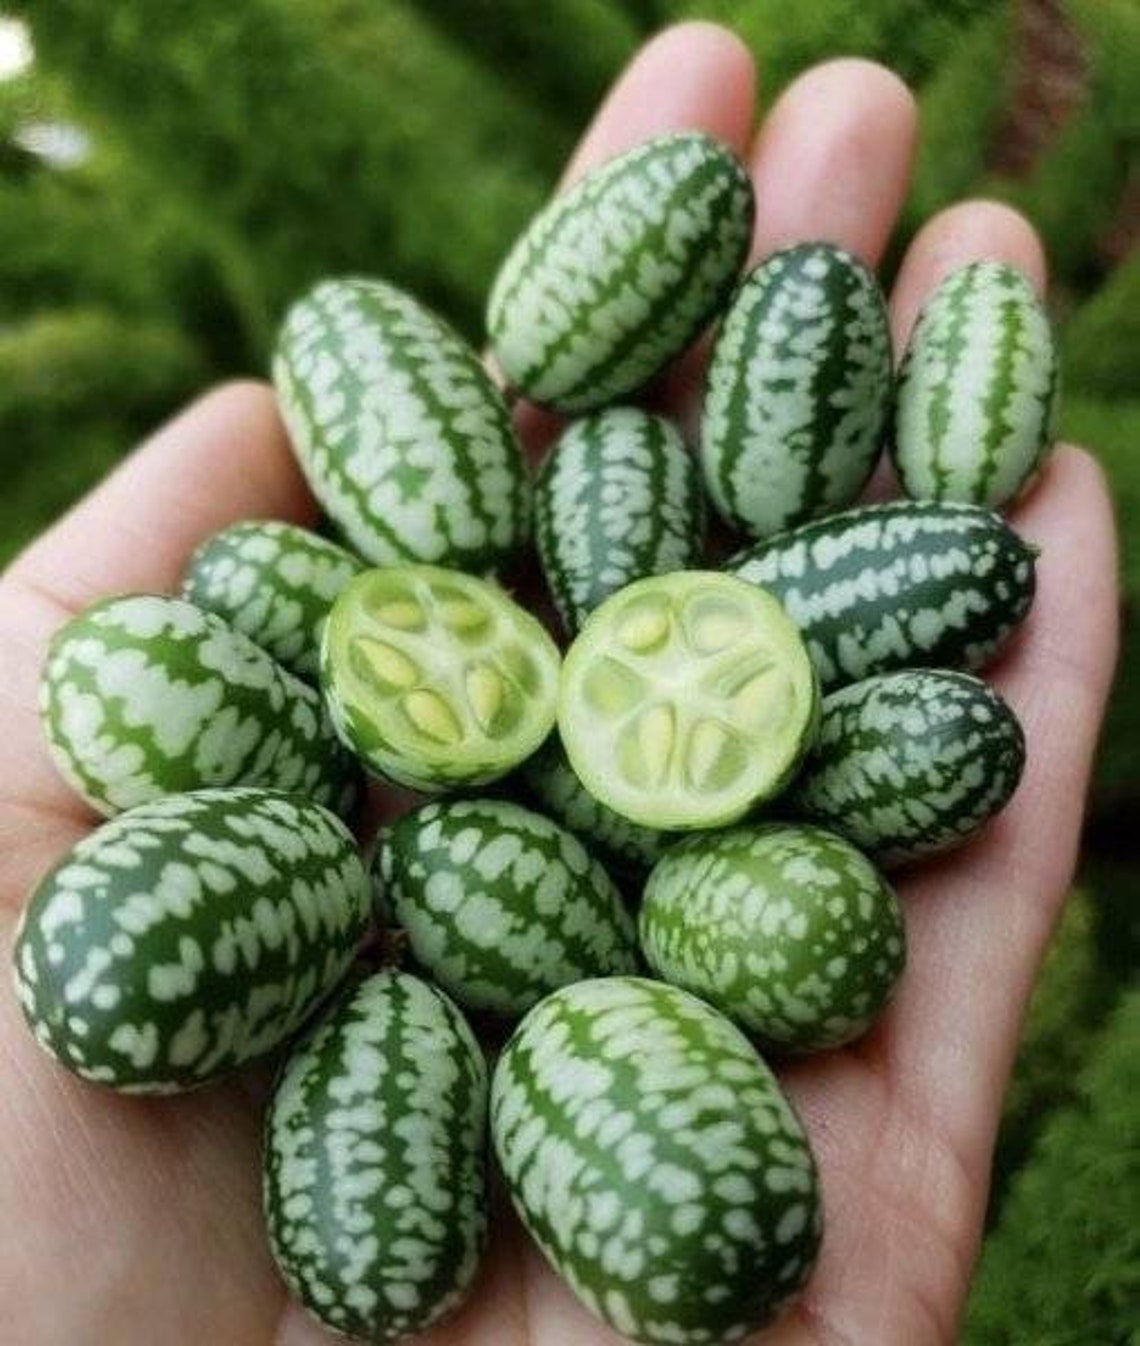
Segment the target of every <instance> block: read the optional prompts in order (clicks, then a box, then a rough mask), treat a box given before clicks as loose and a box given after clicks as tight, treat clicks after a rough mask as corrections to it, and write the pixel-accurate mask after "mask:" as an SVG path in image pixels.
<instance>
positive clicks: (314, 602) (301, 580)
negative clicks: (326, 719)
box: [182, 519, 365, 682]
mask: <svg viewBox="0 0 1140 1346" xmlns="http://www.w3.org/2000/svg"><path fill="white" fill-rule="evenodd" d="M364 568H365V566H364V562H363V561H361V560H360V559H359V558H358V557H356V556H353V555H352V554H351V553H350V552H347V551H345V550H344V548H343V547H338V546H337V545H336V543H335V542H329V541H328V540H327V539H326V538H323V537H319V536H318V535H317V534H316V533H311V532H309V530H308V529H307V528H299V527H298V526H297V525H296V524H293V523H280V522H278V521H277V520H274V519H256V520H249V521H247V522H245V523H235V524H231V525H230V527H229V528H223V529H222V530H221V532H219V533H215V534H214V535H213V537H210V538H207V539H206V541H205V542H203V543H202V545H201V546H200V547H199V548H198V550H197V551H196V552H195V553H194V555H193V556H192V557H191V558H190V563H189V565H188V566H187V569H186V574H185V576H184V577H183V580H182V596H183V598H186V599H189V601H190V602H191V603H196V604H197V605H198V607H200V608H206V609H207V610H208V611H209V612H213V613H216V614H217V615H218V616H219V617H221V618H222V619H223V620H224V621H227V622H229V624H230V625H231V626H232V627H234V629H235V630H237V631H243V632H244V633H245V634H246V635H247V636H249V638H250V639H251V640H252V641H254V642H255V643H256V644H258V645H260V646H261V648H262V649H263V650H265V651H266V652H267V653H269V654H271V655H272V656H273V657H274V659H276V660H277V662H278V663H279V664H281V665H283V666H284V667H285V668H287V669H288V670H289V671H290V672H291V673H295V674H296V675H297V677H299V678H304V679H305V681H306V682H315V681H316V678H317V669H318V667H319V665H320V652H321V631H322V629H323V627H324V624H325V618H326V617H327V616H328V613H329V608H331V607H332V603H333V599H334V598H336V596H337V594H339V593H340V591H341V590H342V589H343V588H344V586H345V585H346V584H347V583H348V581H349V580H350V579H352V577H353V575H358V574H359V573H360V572H361V571H362V570H363V569H364Z"/></svg>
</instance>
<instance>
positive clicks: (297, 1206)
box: [263, 971, 487, 1342]
mask: <svg viewBox="0 0 1140 1346" xmlns="http://www.w3.org/2000/svg"><path fill="white" fill-rule="evenodd" d="M486 1130H487V1068H486V1065H485V1064H484V1061H483V1053H482V1052H481V1051H480V1049H479V1045H478V1043H477V1042H476V1041H475V1039H474V1037H473V1036H472V1034H471V1030H470V1028H469V1027H468V1026H467V1024H466V1022H465V1021H464V1019H463V1016H462V1015H461V1014H460V1012H459V1011H458V1010H457V1009H456V1007H455V1006H454V1005H453V1004H452V1003H451V1001H450V1000H448V998H447V997H446V996H445V995H444V994H443V993H442V992H441V991H438V990H436V989H435V988H434V987H432V986H429V985H428V984H427V983H426V982H424V981H421V980H420V979H419V978H418V977H413V976H409V975H408V974H407V973H405V972H396V971H382V972H377V973H375V974H374V975H373V976H370V977H367V978H365V979H364V980H362V981H360V982H359V983H358V984H357V985H356V986H354V987H352V988H350V989H349V990H348V991H347V992H346V993H345V994H344V995H343V996H341V997H340V998H339V999H338V1001H337V1003H336V1004H335V1005H334V1006H333V1007H332V1008H331V1009H330V1010H329V1012H328V1013H327V1014H326V1015H325V1017H324V1018H323V1019H322V1020H321V1022H320V1023H319V1024H318V1025H317V1027H316V1028H315V1029H314V1030H313V1031H312V1032H311V1033H310V1034H309V1036H308V1037H307V1038H306V1039H305V1040H304V1041H303V1042H302V1043H301V1044H300V1045H299V1046H298V1047H297V1048H296V1049H295V1050H294V1051H293V1053H292V1054H291V1055H290V1057H289V1059H288V1060H287V1061H286V1063H285V1067H284V1070H283V1071H282V1073H281V1077H280V1079H279V1080H278V1083H277V1088H276V1091H275V1093H274V1095H273V1100H272V1102H271V1104H270V1108H269V1114H268V1118H267V1121H266V1128H265V1152H264V1166H263V1205H264V1209H265V1218H266V1224H267V1227H268V1231H269V1239H270V1246H271V1248H272V1251H273V1256H274V1258H275V1260H276V1262H277V1266H278V1268H279V1269H280V1271H281V1273H282V1275H283V1276H284V1278H285V1280H286V1282H287V1283H288V1285H289V1288H290V1290H291V1291H292V1293H293V1294H294V1295H295V1296H296V1297H297V1298H298V1299H300V1300H301V1301H302V1303H303V1304H304V1305H305V1306H306V1308H308V1310H309V1311H310V1312H311V1313H312V1314H313V1315H314V1316H315V1317H317V1318H318V1319H319V1320H320V1321H321V1322H322V1323H323V1324H324V1325H325V1326H326V1327H329V1328H331V1329H332V1330H333V1331H336V1332H343V1333H348V1334H350V1335H352V1336H354V1337H364V1338H366V1339H367V1340H368V1341H372V1342H390V1341H397V1340H399V1339H401V1338H403V1337H405V1336H406V1335H408V1334H411V1333H416V1332H423V1331H425V1330H426V1329H427V1328H428V1327H429V1326H430V1325H431V1324H433V1323H436V1322H438V1321H439V1320H440V1319H441V1318H443V1317H445V1316H446V1315H447V1314H448V1313H450V1312H451V1310H452V1309H454V1308H455V1307H456V1306H457V1305H458V1304H459V1303H460V1302H461V1301H462V1300H463V1299H464V1297H465V1296H466V1294H467V1292H468V1290H469V1289H470V1288H471V1285H472V1282H473V1281H474V1279H475V1275H476V1272H477V1271H478V1268H479V1263H480V1260H481V1258H482V1255H483V1250H484V1248H485V1246H486V1236H487V1192H486V1171H485V1158H484V1153H485V1140H486Z"/></svg>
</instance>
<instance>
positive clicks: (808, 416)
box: [701, 243, 893, 537]
mask: <svg viewBox="0 0 1140 1346" xmlns="http://www.w3.org/2000/svg"><path fill="white" fill-rule="evenodd" d="M892 381H893V373H892V368H891V338H890V330H889V328H888V326H887V312H886V306H885V305H884V303H883V296H882V292H881V291H880V289H879V286H878V282H877V281H876V280H875V277H874V275H873V273H872V272H871V271H869V270H868V268H867V267H866V266H864V264H863V263H862V262H861V261H859V259H858V258H857V257H855V256H853V255H852V254H851V253H849V252H845V251H844V250H843V249H842V248H836V247H833V246H832V245H831V244H828V243H804V244H801V245H800V246H798V247H795V248H787V249H785V250H784V251H782V252H777V253H774V254H773V255H772V256H771V257H769V258H767V259H766V260H765V261H763V262H761V263H760V265H759V266H758V267H756V269H755V270H754V271H752V272H751V274H750V275H749V276H748V278H747V279H746V280H745V281H744V284H743V285H742V286H741V287H740V289H739V290H738V291H737V293H736V296H735V297H734V299H733V301H732V306H731V307H730V308H729V310H728V312H727V313H726V314H725V317H724V320H723V321H722V323H721V326H720V331H719V333H718V334H717V338H716V344H715V345H714V347H713V353H712V358H711V360H710V362H709V370H708V381H707V385H706V392H705V404H704V411H703V415H702V420H701V463H702V465H703V467H704V475H705V483H706V485H707V486H708V489H709V494H710V495H711V496H712V499H713V502H714V503H715V505H716V507H717V509H718V510H719V512H720V513H721V515H722V516H723V517H724V518H725V519H726V520H727V521H728V522H729V523H731V524H733V525H734V526H735V527H737V528H740V529H742V530H743V531H744V532H745V533H748V534H749V535H750V536H752V537H768V536H770V535H771V534H773V533H779V532H781V531H782V530H783V529H785V528H791V527H792V526H793V525H795V524H798V523H801V522H802V521H803V520H804V519H810V518H813V517H815V516H816V515H819V514H826V513H830V512H831V511H833V510H835V509H838V508H841V507H842V506H844V505H849V504H851V503H852V501H854V500H855V499H856V497H857V496H858V495H859V493H860V491H862V489H863V487H864V486H865V485H866V483H867V480H868V478H869V477H870V475H871V473H872V471H873V470H874V467H875V463H876V461H877V460H878V457H879V450H880V447H881V443H882V436H883V431H884V429H885V426H886V422H887V416H888V413H889V410H890V403H891V391H892Z"/></svg>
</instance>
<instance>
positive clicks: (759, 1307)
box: [491, 977, 821, 1346]
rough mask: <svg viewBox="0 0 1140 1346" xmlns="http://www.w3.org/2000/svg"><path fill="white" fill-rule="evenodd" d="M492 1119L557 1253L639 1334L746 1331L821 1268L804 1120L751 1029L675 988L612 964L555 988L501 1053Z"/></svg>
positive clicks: (499, 1150)
mask: <svg viewBox="0 0 1140 1346" xmlns="http://www.w3.org/2000/svg"><path fill="white" fill-rule="evenodd" d="M491 1133H492V1137H493V1140H494V1144H495V1151H496V1154H497V1155H498V1159H499V1163H500V1164H501V1166H502V1170H503V1174H504V1176H505V1177H506V1180H507V1184H508V1186H509V1188H510V1193H511V1197H512V1199H513V1201H514V1204H515V1207H516V1209H517V1210H518V1212H519V1214H520V1215H521V1217H522V1220H523V1223H524V1224H525V1225H526V1227H527V1228H528V1229H529V1231H530V1233H531V1234H532V1235H533V1237H534V1239H535V1241H536V1242H537V1243H538V1245H539V1247H540V1248H541V1249H542V1251H543V1252H544V1253H545V1255H546V1257H547V1258H548V1259H549V1261H550V1263H551V1264H552V1266H553V1267H554V1268H555V1270H556V1271H557V1272H558V1273H559V1274H560V1275H561V1276H563V1277H564V1278H565V1279H566V1280H567V1281H568V1282H569V1284H570V1286H571V1288H572V1289H573V1290H574V1292H575V1294H577V1296H578V1298H579V1299H580V1300H581V1301H582V1302H583V1304H585V1305H586V1307H587V1308H588V1309H590V1310H591V1312H593V1313H595V1314H597V1315H598V1317H600V1318H602V1319H603V1320H604V1321H605V1322H606V1323H608V1324H609V1325H610V1326H611V1327H612V1328H613V1329H614V1330H615V1331H617V1332H621V1333H623V1334H624V1335H625V1336H626V1337H629V1338H631V1339H632V1340H634V1341H637V1342H642V1343H645V1344H646V1346H703V1344H704V1343H708V1346H713V1344H714V1343H716V1344H717V1346H719V1343H722V1342H732V1341H738V1340H740V1338H742V1337H744V1336H745V1335H747V1334H748V1333H749V1332H751V1331H753V1330H754V1329H756V1328H758V1327H761V1326H763V1324H764V1323H766V1322H767V1321H768V1320H769V1319H770V1318H771V1317H773V1316H774V1315H775V1314H776V1313H777V1312H778V1311H779V1309H780V1308H781V1307H782V1306H783V1305H784V1304H785V1303H786V1302H787V1301H788V1300H789V1299H791V1298H792V1297H794V1295H795V1294H796V1292H797V1291H798V1290H799V1288H800V1287H801V1286H802V1285H803V1283H804V1281H805V1280H806V1278H807V1275H808V1273H809V1271H810V1270H811V1267H812V1264H813V1262H814V1260H815V1256H816V1252H817V1249H818V1246H819V1239H820V1230H821V1212H820V1205H819V1194H818V1188H817V1181H816V1173H815V1165H814V1163H813V1160H812V1155H811V1151H810V1149H809V1148H808V1143H807V1140H806V1138H805V1136H804V1133H803V1130H802V1129H801V1127H800V1124H799V1121H798V1119H797V1118H796V1116H795V1114H794V1112H793V1111H792V1109H791V1107H790V1106H789V1104H788V1102H787V1101H786V1099H785V1098H784V1096H783V1094H782V1093H781V1092H780V1089H779V1086H778V1085H777V1083H776V1080H775V1078H774V1077H773V1075H772V1073H771V1071H770V1070H769V1069H768V1067H767V1066H766V1065H765V1064H764V1062H763V1061H762V1060H761V1059H760V1057H759V1056H758V1055H757V1053H756V1051H755V1049H754V1048H753V1047H752V1045H751V1044H750V1043H749V1042H748V1040H747V1039H746V1038H745V1037H744V1035H743V1034H742V1033H741V1032H740V1031H739V1030H738V1029H737V1028H736V1027H734V1026H733V1024H731V1023H730V1022H729V1020H727V1019H726V1018H725V1017H724V1016H723V1015H721V1014H719V1013H718V1012H717V1011H716V1010H714V1009H712V1008H710V1006H708V1005H706V1004H704V1003H703V1002H702V1001H700V1000H697V999H696V998H695V997H694V996H690V995H688V994H687V993H686V992H684V991H681V990H678V989H677V988H676V987H673V986H668V985H665V984H664V983H662V982H651V981H646V980H643V979H641V978H637V977H610V978H606V979H604V980H595V981H585V982H578V983H577V984H576V985H574V986H568V987H565V988H563V989H562V990H561V991H556V992H555V993H554V994H553V995H552V996H549V997H547V999H546V1000H543V1001H541V1002H540V1003H539V1004H538V1005H536V1006H535V1008H534V1009H532V1010H531V1011H530V1013H529V1014H528V1015H527V1017H526V1018H525V1019H524V1020H523V1021H522V1023H521V1024H520V1025H519V1027H518V1029H517V1030H516V1032H515V1034H514V1036H513V1037H512V1038H511V1040H510V1041H509V1042H508V1043H507V1046H506V1047H505V1048H504V1050H503V1053H502V1055H501V1056H500V1058H499V1061H498V1064H497V1065H496V1067H495V1072H494V1076H493V1078H492V1083H491Z"/></svg>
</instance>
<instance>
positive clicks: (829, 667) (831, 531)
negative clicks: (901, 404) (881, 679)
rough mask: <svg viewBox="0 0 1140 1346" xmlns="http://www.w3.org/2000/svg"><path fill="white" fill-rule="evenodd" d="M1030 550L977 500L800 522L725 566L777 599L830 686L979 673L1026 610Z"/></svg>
mask: <svg viewBox="0 0 1140 1346" xmlns="http://www.w3.org/2000/svg"><path fill="white" fill-rule="evenodd" d="M1036 554H1037V553H1036V551H1035V549H1034V548H1033V547H1031V546H1029V544H1028V543H1026V542H1024V541H1023V540H1022V539H1021V538H1020V537H1019V536H1018V535H1017V534H1016V533H1015V532H1014V531H1013V529H1011V528H1010V527H1009V526H1008V525H1007V524H1006V523H1005V521H1004V520H1003V519H1002V518H1001V516H1000V515H998V514H994V513H992V512H991V511H989V510H986V509H981V508H980V507H978V506H977V505H963V504H957V503H954V502H950V501H945V502H936V501H929V500H925V501H924V500H896V501H892V502H890V503H889V504H883V505H866V506H862V507H859V508H856V509H850V510H846V511H845V512H844V513H842V514H835V515H833V516H832V517H831V518H828V519H817V520H815V521H813V522H811V523H804V524H800V526H799V527H798V528H793V529H791V530H789V531H788V532H787V533H780V534H779V535H778V536H776V537H774V538H770V539H769V540H768V541H767V542H761V543H758V544H757V545H756V546H754V547H751V548H749V549H748V550H746V551H743V552H740V553H739V554H738V555H736V556H735V557H733V558H732V559H731V560H730V561H729V562H728V564H727V569H728V571H729V573H730V574H734V575H736V576H738V577H739V578H740V579H743V580H748V581H749V582H750V583H752V584H757V585H760V586H761V588H764V589H766V590H767V591H768V592H769V593H771V594H774V595H775V596H776V597H777V598H778V599H779V600H780V602H781V603H782V604H783V605H784V607H785V609H786V610H787V612H788V615H789V616H790V617H791V619H792V621H793V622H795V624H796V625H797V626H798V627H799V629H800V632H801V633H802V635H803V638H804V640H805V641H806V642H807V647H808V651H809V652H810V654H811V657H812V661H813V662H814V664H815V667H816V671H817V672H818V673H819V677H820V681H821V682H822V684H823V687H824V689H825V690H830V689H833V688H835V687H841V686H843V685H844V684H845V683H849V682H856V681H858V680H859V679H861V678H866V677H868V676H870V674H872V673H880V672H886V671H887V670H889V669H894V668H906V667H910V666H915V665H919V666H926V667H933V666H939V665H942V666H946V667H965V668H972V669H976V668H980V667H982V665H984V664H985V663H986V662H987V661H988V660H989V659H990V658H992V657H993V655H995V654H996V653H997V652H998V650H999V649H1001V647H1002V646H1003V645H1004V644H1005V642H1006V641H1007V640H1008V638H1009V637H1010V636H1011V635H1012V634H1013V632H1014V631H1015V630H1016V629H1017V627H1018V625H1019V624H1020V622H1021V620H1022V618H1023V617H1024V616H1025V615H1026V613H1027V612H1028V611H1029V608H1030V605H1031V604H1032V602H1033V591H1034V584H1035V559H1036Z"/></svg>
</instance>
